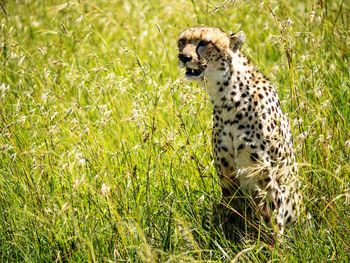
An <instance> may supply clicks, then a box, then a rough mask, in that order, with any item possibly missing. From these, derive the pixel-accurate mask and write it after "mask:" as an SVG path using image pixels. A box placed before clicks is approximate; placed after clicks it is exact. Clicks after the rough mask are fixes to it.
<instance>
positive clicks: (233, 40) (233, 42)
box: [229, 31, 245, 52]
mask: <svg viewBox="0 0 350 263" xmlns="http://www.w3.org/2000/svg"><path fill="white" fill-rule="evenodd" d="M229 38H230V49H231V50H232V51H233V52H236V51H237V50H238V49H240V48H241V46H242V45H243V43H244V41H245V33H244V32H243V31H239V32H237V33H233V34H231V35H230V37H229Z"/></svg>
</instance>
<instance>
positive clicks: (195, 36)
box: [178, 26, 245, 80]
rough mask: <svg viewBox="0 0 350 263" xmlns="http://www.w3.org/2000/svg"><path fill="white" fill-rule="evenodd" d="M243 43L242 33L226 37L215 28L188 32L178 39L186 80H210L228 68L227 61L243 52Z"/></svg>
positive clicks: (203, 27) (190, 29) (202, 27)
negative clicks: (241, 49)
mask: <svg viewBox="0 0 350 263" xmlns="http://www.w3.org/2000/svg"><path fill="white" fill-rule="evenodd" d="M244 40H245V34H244V33H243V32H242V31H240V32H238V33H236V34H232V35H227V34H226V33H225V32H223V31H222V30H220V29H218V28H213V27H205V26H200V27H191V28H188V29H186V30H185V31H183V32H182V33H181V34H180V37H179V39H178V49H179V55H178V58H179V60H180V67H184V68H186V74H185V76H186V78H187V79H190V80H203V79H204V78H205V77H206V78H210V75H211V74H216V73H217V72H218V71H224V68H225V67H228V64H227V63H225V61H229V58H230V57H232V55H233V54H234V53H236V52H237V51H238V50H239V49H240V47H241V46H242V44H243V42H244Z"/></svg>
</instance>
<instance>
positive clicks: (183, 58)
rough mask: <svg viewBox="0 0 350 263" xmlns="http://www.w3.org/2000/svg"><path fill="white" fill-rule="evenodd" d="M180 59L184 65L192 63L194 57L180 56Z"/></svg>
mask: <svg viewBox="0 0 350 263" xmlns="http://www.w3.org/2000/svg"><path fill="white" fill-rule="evenodd" d="M179 59H180V60H181V62H182V63H184V64H186V62H188V61H190V60H191V59H192V57H191V56H189V55H184V54H179Z"/></svg>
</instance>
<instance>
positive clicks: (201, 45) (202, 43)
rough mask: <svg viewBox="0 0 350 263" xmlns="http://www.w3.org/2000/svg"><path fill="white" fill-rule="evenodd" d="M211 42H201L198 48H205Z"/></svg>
mask: <svg viewBox="0 0 350 263" xmlns="http://www.w3.org/2000/svg"><path fill="white" fill-rule="evenodd" d="M209 42H210V41H207V40H201V41H199V43H198V45H197V47H205V46H206V45H208V44H209Z"/></svg>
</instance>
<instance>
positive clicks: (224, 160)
mask: <svg viewBox="0 0 350 263" xmlns="http://www.w3.org/2000/svg"><path fill="white" fill-rule="evenodd" d="M221 163H222V164H223V165H224V166H225V167H228V162H227V161H226V159H225V158H224V157H222V158H221Z"/></svg>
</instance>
